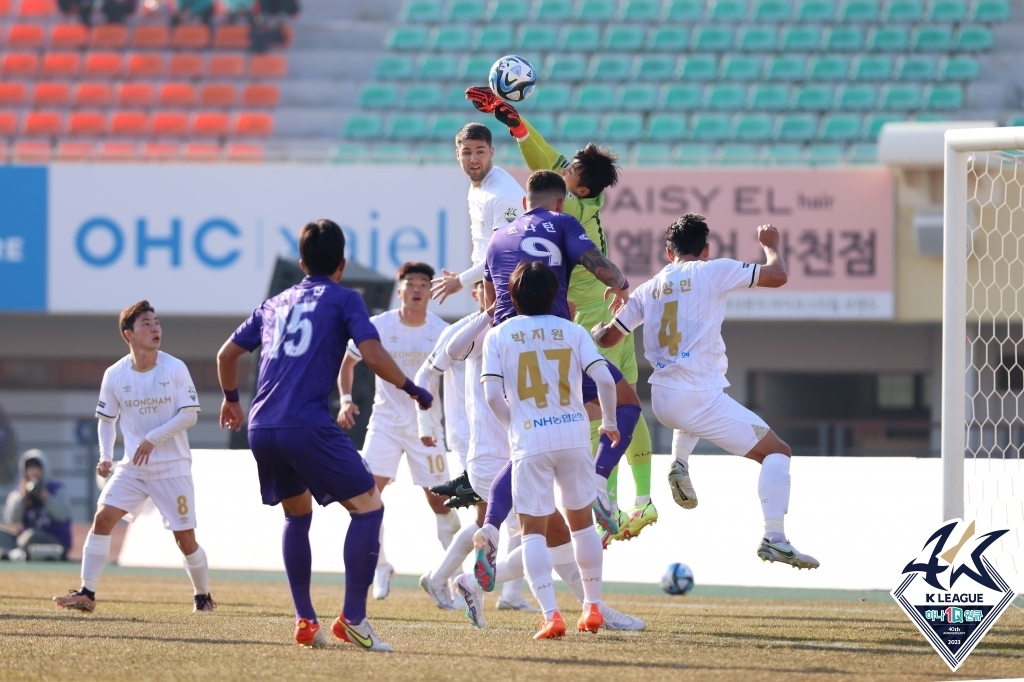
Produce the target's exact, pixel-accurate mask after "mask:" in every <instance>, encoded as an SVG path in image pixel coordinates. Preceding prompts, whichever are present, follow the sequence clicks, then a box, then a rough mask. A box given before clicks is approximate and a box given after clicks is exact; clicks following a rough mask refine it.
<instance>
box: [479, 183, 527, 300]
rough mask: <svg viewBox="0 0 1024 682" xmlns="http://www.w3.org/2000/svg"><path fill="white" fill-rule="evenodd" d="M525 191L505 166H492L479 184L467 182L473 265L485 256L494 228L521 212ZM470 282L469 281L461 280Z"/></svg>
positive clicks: (505, 223) (513, 218) (481, 261)
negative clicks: (475, 185) (477, 185)
mask: <svg viewBox="0 0 1024 682" xmlns="http://www.w3.org/2000/svg"><path fill="white" fill-rule="evenodd" d="M525 196H526V192H524V191H523V188H522V187H520V186H519V183H518V182H516V179H515V178H513V177H512V176H511V175H509V174H508V173H507V172H506V171H505V170H503V169H501V168H498V167H497V166H493V167H492V168H491V172H490V173H488V174H487V177H485V178H484V179H483V182H481V183H480V186H479V187H474V186H473V185H470V186H469V230H470V234H471V235H472V237H473V254H472V260H473V265H480V264H481V263H483V262H484V261H485V260H486V259H487V245H488V244H490V243H491V235H492V234H493V233H494V231H495V230H496V229H498V228H499V227H502V226H503V225H508V224H509V223H511V222H512V221H513V220H515V219H516V218H518V217H519V216H520V215H522V213H523V197H525ZM464 284H471V282H464Z"/></svg>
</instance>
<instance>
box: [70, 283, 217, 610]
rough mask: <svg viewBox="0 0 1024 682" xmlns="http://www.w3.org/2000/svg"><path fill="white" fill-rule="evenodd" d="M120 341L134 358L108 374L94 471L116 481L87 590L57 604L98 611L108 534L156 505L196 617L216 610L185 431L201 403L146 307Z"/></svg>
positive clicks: (99, 512) (125, 326)
mask: <svg viewBox="0 0 1024 682" xmlns="http://www.w3.org/2000/svg"><path fill="white" fill-rule="evenodd" d="M119 323H120V328H121V337H122V338H123V339H124V340H125V342H126V343H127V344H128V348H129V354H128V355H126V356H125V357H124V358H122V359H121V360H118V361H117V362H116V363H114V364H113V365H112V366H111V367H109V368H108V369H107V371H106V372H104V374H103V384H102V386H101V388H100V397H99V400H98V401H97V403H96V417H97V418H98V419H99V445H100V462H99V464H98V465H97V467H96V472H97V473H98V474H99V475H100V476H103V477H104V478H106V477H107V476H110V474H111V470H113V476H111V478H110V481H109V482H108V483H107V485H106V486H105V487H104V488H103V492H102V493H100V499H99V504H98V506H97V509H96V516H95V518H94V519H93V525H92V528H91V529H90V531H89V534H88V536H86V539H85V545H84V547H83V548H82V587H81V588H80V589H78V590H72V591H71V592H70V593H69V594H67V595H64V596H60V597H54V598H53V601H54V602H55V603H56V604H57V605H58V606H60V607H62V608H65V609H75V610H78V611H86V612H89V611H93V610H94V609H95V608H96V601H95V600H96V585H97V583H98V582H99V578H100V574H101V573H102V571H103V566H104V565H105V564H106V562H107V557H108V556H109V554H110V533H111V531H112V530H113V528H114V525H115V524H116V523H117V522H118V521H119V520H120V519H121V518H122V517H125V516H126V517H127V518H128V519H129V520H130V521H134V519H135V517H136V516H138V514H139V513H140V512H141V511H142V509H143V507H144V506H145V504H146V502H147V501H148V500H153V504H154V505H156V508H157V510H159V512H160V514H161V515H162V516H163V519H164V527H165V528H167V529H168V530H170V531H171V532H172V533H173V534H174V539H175V541H176V542H177V544H178V547H179V548H180V549H181V552H182V554H183V555H184V556H185V570H186V571H187V572H188V575H189V578H190V579H191V580H192V586H193V588H194V591H195V597H194V602H195V606H194V610H195V611H212V610H213V608H214V606H215V604H214V602H213V598H212V597H211V596H210V586H209V579H208V575H209V571H208V570H207V562H206V552H204V551H203V548H202V547H200V546H199V544H198V543H197V542H196V535H195V527H196V511H195V508H196V504H195V489H194V486H193V485H192V452H191V450H190V449H189V444H188V435H187V434H186V433H185V431H186V429H188V428H189V427H190V426H192V425H193V424H195V423H196V419H197V417H198V414H199V399H198V396H197V395H196V389H195V386H194V385H193V383H192V377H191V376H189V373H188V368H187V367H186V366H185V363H183V362H182V361H181V360H178V359H177V358H174V357H171V356H170V355H168V354H167V353H164V352H162V351H160V341H161V340H162V336H163V332H162V329H161V327H160V321H159V320H158V319H157V317H156V313H155V312H154V311H153V308H152V306H150V305H149V302H148V301H140V302H138V303H136V304H135V305H132V306H130V307H128V308H126V309H125V310H124V311H123V312H122V313H121V316H120V320H119ZM118 420H120V422H121V433H122V435H123V436H124V457H123V458H122V459H121V461H120V462H118V464H117V466H116V467H115V466H114V463H113V459H114V441H115V440H116V438H117V428H116V426H115V424H116V423H117V422H118Z"/></svg>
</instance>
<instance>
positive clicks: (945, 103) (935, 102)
mask: <svg viewBox="0 0 1024 682" xmlns="http://www.w3.org/2000/svg"><path fill="white" fill-rule="evenodd" d="M922 98H923V100H924V108H925V109H929V110H932V111H947V110H956V109H963V107H964V91H963V88H961V87H960V86H959V85H952V84H950V85H928V86H926V87H925V89H924V94H923V97H922Z"/></svg>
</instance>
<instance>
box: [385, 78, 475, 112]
mask: <svg viewBox="0 0 1024 682" xmlns="http://www.w3.org/2000/svg"><path fill="white" fill-rule="evenodd" d="M441 92H442V88H441V86H439V85H438V84H437V83H410V84H409V85H407V86H405V92H403V93H402V107H401V108H402V109H412V110H417V111H430V110H436V109H440V108H441ZM467 104H468V102H467Z"/></svg>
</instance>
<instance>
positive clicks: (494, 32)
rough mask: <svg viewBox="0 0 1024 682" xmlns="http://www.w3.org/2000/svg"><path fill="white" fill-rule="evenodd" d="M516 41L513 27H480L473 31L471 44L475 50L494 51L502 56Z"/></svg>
mask: <svg viewBox="0 0 1024 682" xmlns="http://www.w3.org/2000/svg"><path fill="white" fill-rule="evenodd" d="M515 39H516V34H515V31H513V30H512V27H511V26H480V27H478V28H477V29H476V30H475V31H473V39H472V41H471V43H470V44H471V45H472V47H473V49H474V50H492V51H494V52H497V53H498V54H501V53H502V52H505V51H507V50H511V49H512V46H513V45H514V44H515ZM446 56H447V55H446Z"/></svg>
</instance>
